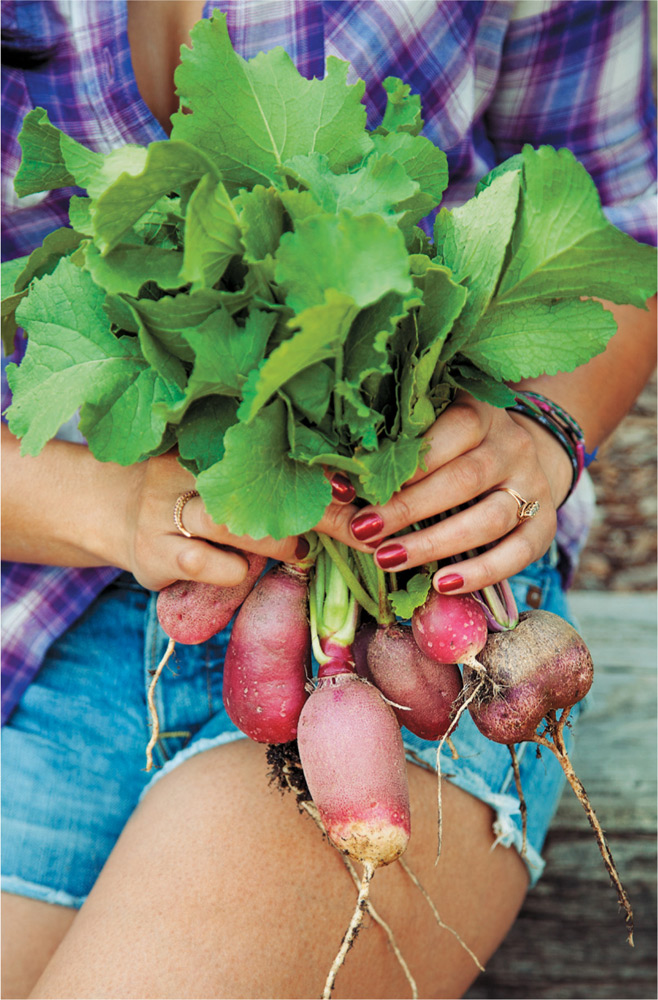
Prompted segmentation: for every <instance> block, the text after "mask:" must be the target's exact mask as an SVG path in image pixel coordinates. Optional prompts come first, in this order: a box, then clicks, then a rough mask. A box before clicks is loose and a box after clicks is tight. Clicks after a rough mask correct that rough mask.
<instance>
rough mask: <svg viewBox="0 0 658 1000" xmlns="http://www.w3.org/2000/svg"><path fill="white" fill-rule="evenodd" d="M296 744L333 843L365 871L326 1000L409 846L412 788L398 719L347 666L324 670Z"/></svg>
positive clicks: (327, 985)
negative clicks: (378, 890) (384, 880)
mask: <svg viewBox="0 0 658 1000" xmlns="http://www.w3.org/2000/svg"><path fill="white" fill-rule="evenodd" d="M297 744H298V748H299V756H300V759H301V763H302V768H303V771H304V777H305V778H306V782H307V784H308V788H309V791H310V793H311V797H312V799H313V802H314V803H315V805H316V806H317V809H318V812H319V815H320V818H321V820H322V824H323V826H324V828H325V830H326V832H327V836H328V838H329V840H330V841H331V843H332V844H333V845H334V847H336V848H338V850H339V851H341V852H342V853H343V854H346V855H348V856H349V857H350V858H351V859H352V860H354V861H360V862H361V863H362V864H363V867H364V873H363V877H362V879H361V886H360V888H359V896H358V899H357V903H356V907H355V910H354V914H353V916H352V920H351V921H350V924H349V927H348V928H347V931H346V933H345V936H344V937H343V940H342V943H341V946H340V949H339V951H338V954H337V955H336V958H335V959H334V962H333V965H332V967H331V969H330V970H329V975H328V976H327V980H326V982H325V987H324V991H323V994H322V996H323V1000H326V998H329V997H330V996H331V992H332V990H333V985H334V981H335V978H336V974H337V973H338V970H339V969H340V967H341V965H342V964H343V962H344V961H345V956H346V955H347V952H348V951H349V948H350V947H351V945H352V943H353V942H354V938H355V936H356V934H357V932H358V929H359V927H360V926H361V923H362V921H363V913H364V910H365V908H366V905H367V900H368V893H369V887H370V882H371V880H372V877H373V875H374V873H375V871H376V870H377V868H379V867H381V866H382V865H388V864H391V862H393V861H396V860H397V859H398V858H399V857H400V855H401V854H402V853H403V852H404V851H405V849H406V847H407V844H408V842H409V835H410V827H411V818H410V808H409V788H408V785H407V772H406V762H405V755H404V746H403V744H402V735H401V733H400V727H399V725H398V722H397V719H396V718H395V715H394V714H393V711H392V710H391V708H390V707H389V705H387V704H386V702H385V701H384V699H383V698H382V696H381V694H380V693H379V692H378V691H377V689H376V688H375V687H373V685H372V684H369V683H368V681H365V680H363V679H362V678H360V677H357V675H356V674H354V673H352V671H350V670H349V668H348V667H347V666H346V665H345V663H344V661H340V660H335V661H332V662H330V663H328V664H323V665H322V666H321V667H320V670H319V673H318V683H317V687H316V689H315V690H314V692H313V693H312V694H311V696H310V698H309V699H308V701H307V702H306V704H305V705H304V708H303V709H302V714H301V716H300V719H299V732H298V736H297Z"/></svg>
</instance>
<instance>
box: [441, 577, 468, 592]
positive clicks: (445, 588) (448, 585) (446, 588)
mask: <svg viewBox="0 0 658 1000" xmlns="http://www.w3.org/2000/svg"><path fill="white" fill-rule="evenodd" d="M434 586H435V587H436V589H437V590H438V592H439V593H440V594H447V593H449V592H450V591H451V590H459V588H460V587H463V586H464V577H463V576H460V575H459V573H446V575H445V576H442V577H441V578H440V580H437V581H436V583H435V584H434Z"/></svg>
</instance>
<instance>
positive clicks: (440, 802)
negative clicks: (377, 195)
mask: <svg viewBox="0 0 658 1000" xmlns="http://www.w3.org/2000/svg"><path fill="white" fill-rule="evenodd" d="M483 686H484V681H483V680H482V681H480V682H479V683H478V684H476V685H475V687H474V689H473V690H472V691H471V693H470V694H469V695H468V697H467V698H465V699H464V701H463V702H462V703H461V705H460V706H459V708H458V710H457V712H456V714H455V717H454V719H453V720H452V722H451V723H450V725H449V726H448V728H447V730H446V732H445V734H444V735H443V736H442V737H441V739H440V741H439V745H438V746H437V748H436V776H437V798H438V807H439V815H438V845H437V848H436V860H435V862H434V864H435V865H438V863H439V858H440V857H441V847H442V845H443V794H442V787H441V750H442V749H443V745H444V743H446V741H447V740H448V739H449V738H450V735H451V733H453V732H454V731H455V729H456V728H457V723H458V722H459V720H460V719H461V717H462V715H463V714H464V712H465V711H466V709H467V708H468V706H469V705H470V704H471V702H472V701H473V699H474V698H476V697H477V696H478V694H479V693H480V690H481V688H482V687H483ZM449 745H450V744H449ZM451 749H452V754H453V759H454V757H455V750H454V747H452V746H451Z"/></svg>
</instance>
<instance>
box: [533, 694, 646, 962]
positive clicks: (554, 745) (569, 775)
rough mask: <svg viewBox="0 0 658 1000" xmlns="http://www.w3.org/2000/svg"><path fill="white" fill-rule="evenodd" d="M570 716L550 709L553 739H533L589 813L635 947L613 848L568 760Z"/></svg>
mask: <svg viewBox="0 0 658 1000" xmlns="http://www.w3.org/2000/svg"><path fill="white" fill-rule="evenodd" d="M568 715H569V709H568V708H567V709H565V710H564V711H563V712H562V713H561V715H560V718H559V719H558V718H557V714H556V712H555V711H552V712H549V713H548V714H547V716H546V729H545V733H548V735H549V736H550V737H551V738H550V739H547V738H546V736H545V735H544V734H537V736H536V737H535V739H534V742H535V743H537V744H538V745H539V746H541V747H546V748H547V749H548V750H550V751H551V753H552V754H553V755H554V756H555V757H556V758H557V760H558V761H559V763H560V766H561V767H562V770H563V771H564V775H565V777H566V779H567V781H568V782H569V784H570V785H571V787H572V789H573V791H574V793H575V795H576V798H577V799H578V801H579V802H580V804H581V805H582V807H583V809H584V810H585V815H586V816H587V819H588V820H589V824H590V826H591V827H592V829H593V831H594V835H595V837H596V841H597V844H598V846H599V850H600V852H601V857H602V858H603V863H604V864H605V867H606V869H607V872H608V875H609V876H610V879H611V881H612V884H613V886H614V887H615V889H616V890H617V898H618V900H619V905H620V907H621V908H622V910H623V911H624V912H625V914H626V916H625V918H624V919H625V922H626V930H627V932H628V943H629V945H630V946H631V948H633V947H634V944H635V943H634V941H633V910H632V908H631V904H630V900H629V898H628V896H627V894H626V890H625V889H624V886H623V885H622V882H621V879H620V878H619V873H618V871H617V866H616V865H615V862H614V860H613V857H612V854H611V853H610V848H609V847H608V844H607V841H606V839H605V834H604V833H603V829H602V827H601V824H600V823H599V821H598V819H597V816H596V813H595V812H594V809H593V808H592V805H591V803H590V801H589V797H588V795H587V792H586V791H585V788H584V786H583V783H582V781H581V780H580V778H579V777H578V775H577V774H576V772H575V771H574V769H573V765H572V763H571V761H570V760H569V755H568V753H567V749H566V746H565V744H564V726H565V723H566V721H567V717H568Z"/></svg>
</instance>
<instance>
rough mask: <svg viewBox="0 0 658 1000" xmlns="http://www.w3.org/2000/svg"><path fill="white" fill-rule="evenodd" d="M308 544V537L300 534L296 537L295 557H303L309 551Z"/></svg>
mask: <svg viewBox="0 0 658 1000" xmlns="http://www.w3.org/2000/svg"><path fill="white" fill-rule="evenodd" d="M310 548H311V546H310V544H309V541H308V538H304V536H303V535H300V536H299V538H298V539H297V545H296V546H295V559H305V558H306V556H307V555H308V554H309V551H310Z"/></svg>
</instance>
